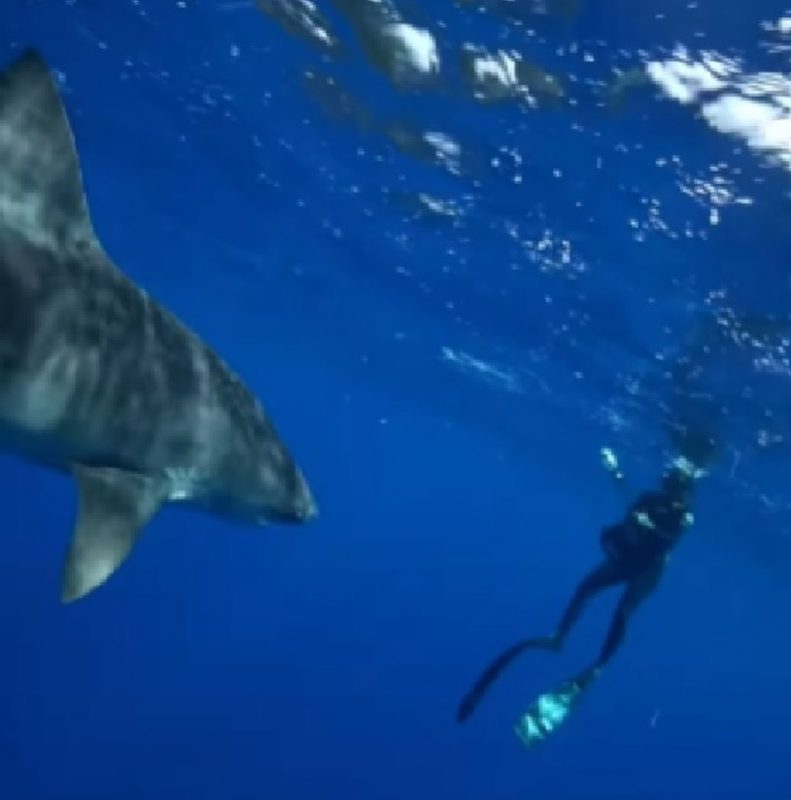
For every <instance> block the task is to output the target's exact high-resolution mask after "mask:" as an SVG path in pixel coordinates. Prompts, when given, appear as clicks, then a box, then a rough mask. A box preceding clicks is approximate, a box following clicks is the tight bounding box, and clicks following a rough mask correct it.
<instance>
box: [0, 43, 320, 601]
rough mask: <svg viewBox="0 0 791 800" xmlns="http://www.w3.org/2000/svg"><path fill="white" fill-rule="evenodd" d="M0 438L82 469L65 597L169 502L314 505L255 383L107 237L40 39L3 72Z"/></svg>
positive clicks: (291, 518)
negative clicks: (125, 267)
mask: <svg viewBox="0 0 791 800" xmlns="http://www.w3.org/2000/svg"><path fill="white" fill-rule="evenodd" d="M0 447H2V448H3V449H4V450H6V451H8V452H10V453H12V454H15V455H18V456H20V457H21V458H24V459H26V460H28V461H31V462H33V463H37V464H39V465H41V466H43V467H45V468H49V469H53V470H58V471H60V472H61V473H66V474H69V475H71V476H73V477H74V479H75V481H76V483H77V490H78V507H77V514H76V517H77V519H76V524H75V529H74V533H73V536H72V539H71V543H70V546H69V547H68V551H67V554H66V559H65V563H64V567H63V575H62V587H61V597H62V599H63V601H64V602H69V601H72V600H76V599H78V598H81V597H84V596H85V595H87V594H88V593H89V592H91V591H92V590H94V589H95V588H96V587H98V586H100V585H101V584H103V583H104V582H105V581H106V580H107V579H108V578H109V577H110V576H111V575H112V574H113V573H114V572H115V571H116V570H117V569H118V568H119V566H120V565H121V564H122V563H123V562H124V560H125V559H126V558H127V556H128V555H129V554H130V552H131V551H132V549H133V547H134V545H135V543H136V541H137V540H138V538H139V537H140V534H141V531H142V530H143V529H144V527H145V526H146V524H147V523H148V522H149V521H150V520H151V519H152V518H153V517H154V516H155V515H156V513H157V512H158V511H159V509H160V508H161V507H162V506H163V505H164V504H166V503H185V504H188V505H192V506H194V507H196V508H198V509H202V510H204V511H207V512H209V513H214V514H216V515H219V516H222V517H225V518H229V519H233V520H240V521H243V522H246V523H253V524H263V523H265V522H306V521H308V520H310V519H312V518H313V517H315V516H316V514H317V506H316V504H315V502H314V499H313V496H312V494H311V491H310V488H309V487H308V484H307V482H306V480H305V478H304V477H303V475H302V472H301V471H300V469H299V467H298V466H297V464H296V463H295V461H294V459H293V457H292V456H291V454H290V453H289V451H288V450H287V448H286V446H285V445H284V444H283V442H282V441H281V439H280V438H279V435H278V433H277V432H276V430H275V428H274V426H273V424H272V422H271V421H270V420H269V418H268V417H267V415H266V413H265V411H264V410H263V408H262V406H261V405H260V403H259V402H258V400H257V399H256V398H255V396H254V395H253V394H252V392H251V391H250V389H249V388H248V387H247V386H246V385H245V384H244V383H243V382H242V380H241V379H240V378H239V377H238V376H237V375H236V374H235V373H234V372H233V371H232V370H231V369H230V367H228V366H227V365H226V364H225V362H224V361H222V360H221V358H220V357H219V356H218V355H216V354H215V352H214V351H213V350H212V349H210V347H209V346H208V345H206V344H205V343H204V342H203V341H202V340H201V339H200V338H199V337H198V336H197V335H196V334H195V333H193V332H192V331H191V330H190V329H189V328H188V327H187V326H186V325H184V324H183V323H182V322H180V321H179V320H178V319H177V318H176V317H175V316H174V315H173V314H172V313H170V312H169V311H167V310H166V309H165V308H163V306H161V305H160V304H159V303H157V302H156V301H155V300H154V299H153V298H152V297H150V296H149V295H148V294H147V293H146V292H145V291H144V290H143V289H141V288H139V287H138V286H136V285H135V284H134V283H133V282H132V281H131V280H130V279H129V278H127V277H126V276H125V275H124V274H123V272H121V270H120V269H119V268H118V267H117V266H116V265H115V264H114V263H113V261H112V260H111V259H110V257H109V256H108V255H107V253H106V252H105V250H104V248H103V247H102V244H101V242H100V241H99V239H98V238H97V235H96V233H95V231H94V229H93V225H92V223H91V218H90V212H89V209H88V204H87V201H86V197H85V193H84V190H83V184H82V176H81V170H80V164H79V158H78V155H77V150H76V147H75V143H74V137H73V135H72V130H71V127H70V124H69V120H68V117H67V114H66V110H65V108H64V105H63V103H62V101H61V98H60V95H59V93H58V89H57V86H56V84H55V81H54V79H53V77H52V75H51V73H50V70H49V68H48V67H47V65H46V64H45V62H44V61H43V59H42V58H41V56H40V55H39V54H38V53H37V52H36V51H35V50H32V49H30V50H27V51H25V52H24V53H23V54H22V55H21V56H19V57H17V58H16V60H14V61H13V62H12V63H11V64H10V65H9V66H7V68H6V69H5V70H4V71H2V72H0Z"/></svg>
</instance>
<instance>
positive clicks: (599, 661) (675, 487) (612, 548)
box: [457, 430, 716, 745]
mask: <svg viewBox="0 0 791 800" xmlns="http://www.w3.org/2000/svg"><path fill="white" fill-rule="evenodd" d="M686 433H687V434H689V433H691V432H690V431H689V430H687V431H686ZM684 439H685V441H684V442H683V445H684V446H682V447H681V448H679V449H680V450H681V454H680V455H678V456H677V457H676V458H675V459H674V460H673V462H672V463H671V465H670V467H669V468H668V469H667V470H666V471H665V472H664V474H663V476H662V479H661V483H660V485H659V487H658V488H657V489H655V490H653V491H646V492H643V493H642V494H641V495H639V496H638V498H637V499H636V500H635V501H634V502H633V503H632V505H631V506H630V507H629V509H628V510H627V513H626V515H625V516H624V518H623V519H622V520H621V521H620V522H618V523H617V524H615V525H611V526H609V527H607V528H604V530H603V531H602V533H601V537H600V541H601V547H602V550H603V552H604V560H603V561H602V562H601V563H600V564H599V566H597V567H596V568H595V569H593V570H592V571H591V572H590V573H589V574H588V575H587V576H586V577H585V578H583V580H582V581H581V582H580V584H579V586H578V587H577V590H576V591H575V593H574V595H573V597H572V598H571V601H570V602H569V604H568V606H567V607H566V610H565V612H564V613H563V616H562V617H561V619H560V623H559V624H558V627H557V629H556V630H555V632H554V633H552V634H551V635H549V636H543V637H538V638H534V639H524V640H522V641H520V642H517V643H516V644H515V645H513V646H512V647H510V648H508V650H506V651H505V652H504V653H502V654H501V655H500V656H498V657H497V658H496V659H495V660H494V661H493V662H492V663H491V664H490V666H489V667H488V668H487V669H486V670H485V671H484V672H483V674H482V675H481V677H480V678H479V679H478V680H477V681H476V682H475V684H474V685H473V687H472V688H471V689H470V691H469V692H468V693H467V695H466V696H465V697H464V699H463V700H462V702H461V704H460V706H459V709H458V714H457V719H458V721H459V722H464V721H465V720H467V719H468V718H469V717H470V715H471V714H472V713H473V711H474V710H475V708H476V706H477V705H478V703H479V702H480V700H481V698H482V697H483V695H484V694H485V693H486V691H487V690H488V689H489V688H490V687H491V685H492V684H493V683H494V681H495V680H496V679H497V678H498V676H499V675H500V674H501V673H502V672H503V670H505V668H506V667H507V666H508V665H509V664H511V662H513V661H514V659H515V658H516V657H517V656H519V655H520V654H521V653H523V652H524V651H526V650H530V649H541V650H549V651H558V650H560V649H561V647H562V646H563V643H564V642H565V640H566V637H567V636H568V634H569V632H570V631H571V629H572V627H573V626H574V624H575V622H576V621H577V620H578V619H579V617H580V614H581V613H582V611H583V609H584V608H585V606H586V605H587V603H588V602H589V601H590V600H591V599H592V598H593V597H594V596H595V595H596V594H598V593H599V592H601V591H602V590H604V589H607V588H609V587H611V586H615V585H619V584H621V585H623V587H624V588H623V592H622V594H621V597H620V600H619V601H618V604H617V606H616V609H615V612H614V614H613V617H612V621H611V623H610V629H609V631H608V633H607V636H606V638H605V640H604V643H603V645H602V647H601V650H600V652H599V655H598V657H597V658H596V660H595V661H594V662H593V663H592V664H591V665H590V666H588V667H587V668H586V669H584V670H583V671H582V672H581V673H579V674H578V675H576V676H575V677H574V678H572V679H570V680H567V681H565V682H564V683H563V684H561V685H560V686H559V687H558V688H557V689H555V690H553V691H551V692H547V693H546V694H543V695H541V696H540V697H539V698H538V700H536V701H535V702H534V703H533V705H532V706H531V707H530V708H529V709H528V710H527V711H526V712H525V713H524V714H523V715H522V716H521V717H520V719H519V721H518V722H517V725H516V733H517V735H518V736H519V738H520V739H521V740H522V741H523V743H524V744H526V745H532V744H534V743H537V742H540V741H543V740H544V739H545V738H546V737H547V736H548V735H549V734H550V733H552V732H553V731H554V730H555V729H556V728H557V727H558V726H559V725H560V724H561V723H562V722H563V721H565V719H566V718H567V717H568V715H569V714H570V712H571V710H572V709H573V708H574V706H575V705H576V703H577V701H578V699H579V698H580V697H581V696H582V695H583V693H584V692H585V691H586V690H587V689H588V688H589V687H590V685H591V684H592V683H593V682H594V680H595V679H596V678H597V677H598V676H599V674H600V673H601V671H602V669H603V668H604V667H605V665H606V664H607V663H608V662H609V661H610V659H611V658H612V657H613V655H614V654H615V652H616V651H617V650H618V648H619V647H620V645H621V643H622V642H623V640H624V636H625V634H626V628H627V625H628V623H629V620H630V619H631V617H632V615H633V614H634V612H635V611H636V610H637V609H638V607H639V606H640V605H641V603H643V602H644V601H645V600H646V598H648V597H649V596H650V595H651V594H652V593H653V592H654V590H655V589H656V588H657V586H658V584H659V582H660V580H661V578H662V575H663V573H664V570H665V567H666V565H667V563H668V560H669V557H670V553H671V551H672V550H673V549H674V548H675V547H676V545H677V544H678V543H679V541H680V540H681V538H682V537H683V535H684V533H685V531H686V530H687V529H688V528H689V526H690V525H691V524H692V522H693V517H692V513H691V506H692V500H693V495H694V491H695V483H696V481H697V480H698V479H699V478H701V477H703V476H704V475H705V474H706V472H705V469H704V467H705V466H706V465H707V464H708V463H709V461H710V460H711V457H712V455H713V452H714V450H715V448H716V445H715V441H714V439H713V438H712V437H711V436H707V435H705V434H701V433H700V431H697V432H694V433H693V435H692V436H691V437H688V436H685V437H684ZM679 443H680V442H679ZM680 444H681V443H680ZM601 454H602V460H603V464H604V466H605V468H606V469H607V470H608V471H609V472H611V473H612V475H613V476H614V477H615V479H616V481H617V482H618V483H619V484H620V485H621V486H623V485H624V476H623V473H622V472H621V471H620V469H619V467H618V461H617V459H616V457H615V455H614V454H613V452H612V451H611V450H609V449H606V448H605V449H603V450H602V451H601ZM693 459H694V460H693Z"/></svg>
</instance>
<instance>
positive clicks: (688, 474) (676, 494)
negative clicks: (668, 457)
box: [662, 456, 706, 502]
mask: <svg viewBox="0 0 791 800" xmlns="http://www.w3.org/2000/svg"><path fill="white" fill-rule="evenodd" d="M704 475H706V471H705V470H703V469H701V468H700V467H698V466H696V465H695V464H693V463H692V462H691V461H690V460H689V459H688V458H686V456H677V457H676V458H674V459H673V461H672V462H671V464H670V466H669V467H668V469H666V470H665V472H664V473H663V474H662V491H663V493H664V494H667V495H668V496H670V497H672V498H673V499H674V500H679V501H681V502H688V501H689V500H690V498H691V497H692V494H693V492H694V491H695V481H696V480H698V479H699V478H702V477H703V476H704Z"/></svg>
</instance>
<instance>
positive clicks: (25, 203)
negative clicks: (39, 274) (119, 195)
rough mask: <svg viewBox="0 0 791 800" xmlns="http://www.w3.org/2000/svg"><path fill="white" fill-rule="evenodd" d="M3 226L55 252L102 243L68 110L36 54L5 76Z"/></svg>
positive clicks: (0, 126)
mask: <svg viewBox="0 0 791 800" xmlns="http://www.w3.org/2000/svg"><path fill="white" fill-rule="evenodd" d="M0 225H2V226H4V227H10V228H12V229H16V230H19V231H20V232H23V233H24V234H25V235H27V236H29V237H35V238H37V239H38V240H39V242H40V243H41V244H43V245H46V246H48V247H50V248H51V249H57V250H62V249H64V248H66V247H81V246H82V247H84V246H85V245H86V244H94V243H96V237H95V234H94V231H93V226H92V225H91V221H90V214H89V212H88V206H87V202H86V200H85V192H84V190H83V185H82V178H81V175H80V165H79V159H78V157H77V151H76V149H75V146H74V138H73V136H72V132H71V127H70V126H69V121H68V118H67V116H66V111H65V109H64V107H63V104H62V102H61V99H60V96H59V94H58V89H57V87H56V84H55V81H54V79H53V76H52V74H51V72H50V70H49V68H48V67H47V65H46V64H45V62H44V61H43V59H42V58H41V56H40V55H39V54H38V53H37V52H36V51H35V50H32V49H30V50H26V51H25V52H24V53H23V54H22V55H21V56H19V57H18V58H17V59H16V60H15V61H14V62H13V63H12V64H11V65H10V66H9V67H7V68H6V69H5V70H3V71H2V72H0Z"/></svg>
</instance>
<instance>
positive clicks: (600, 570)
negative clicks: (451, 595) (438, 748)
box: [456, 561, 625, 722]
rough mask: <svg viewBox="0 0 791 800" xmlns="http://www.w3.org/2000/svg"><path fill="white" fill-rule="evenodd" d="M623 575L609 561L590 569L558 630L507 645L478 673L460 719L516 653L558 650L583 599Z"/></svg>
mask: <svg viewBox="0 0 791 800" xmlns="http://www.w3.org/2000/svg"><path fill="white" fill-rule="evenodd" d="M624 579H625V576H624V574H623V572H622V570H620V569H619V568H618V567H616V566H615V565H614V564H613V563H612V562H610V561H605V562H604V563H603V564H601V565H600V566H599V567H597V568H596V569H595V570H593V572H591V573H590V574H589V575H588V576H587V577H586V578H585V579H583V581H582V583H580V585H579V588H578V589H577V591H576V593H575V595H574V598H573V599H572V601H571V604H570V605H569V607H568V609H567V610H566V613H565V614H564V616H563V620H562V621H561V623H560V628H559V629H558V633H555V634H552V635H551V636H539V637H536V638H534V639H523V640H522V641H521V642H517V643H516V644H514V645H512V646H511V647H509V648H508V649H507V650H505V651H504V652H503V653H501V654H500V655H499V656H497V658H495V659H494V661H492V662H491V664H489V666H488V667H487V668H486V669H485V670H484V671H483V672H482V673H481V675H480V677H479V678H478V680H477V681H475V683H474V684H473V685H472V688H471V689H470V690H469V691H468V692H467V694H466V695H465V696H464V698H463V699H462V701H461V703H460V704H459V708H458V711H457V713H456V717H457V719H458V721H459V722H464V721H465V720H466V719H468V718H469V717H470V715H471V714H472V712H473V711H474V710H475V708H476V707H477V705H478V703H479V702H480V701H481V699H482V698H483V696H484V694H486V692H487V691H488V690H489V688H490V687H491V686H492V684H493V683H494V682H495V681H496V680H497V678H498V677H499V676H500V675H501V674H502V673H503V671H504V670H505V669H506V667H508V666H509V665H510V664H511V663H512V662H513V661H514V660H515V659H516V658H517V657H518V656H519V655H521V654H522V653H523V652H524V651H525V650H532V649H540V650H557V649H559V648H560V646H561V644H562V643H563V639H564V638H565V636H566V634H567V633H568V631H569V629H570V628H571V626H572V625H573V624H574V621H575V620H576V619H577V617H578V616H579V614H580V612H581V611H582V607H583V606H584V605H585V603H586V602H587V601H588V600H589V599H590V598H591V597H592V596H593V595H594V594H596V593H597V592H599V591H601V590H602V589H605V588H606V587H608V586H612V585H613V584H615V583H620V582H621V581H623V580H624Z"/></svg>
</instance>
